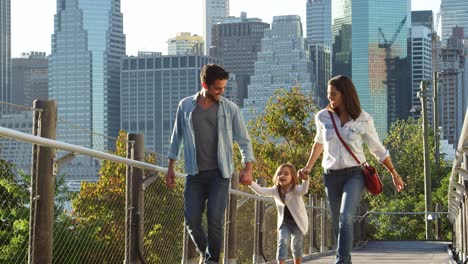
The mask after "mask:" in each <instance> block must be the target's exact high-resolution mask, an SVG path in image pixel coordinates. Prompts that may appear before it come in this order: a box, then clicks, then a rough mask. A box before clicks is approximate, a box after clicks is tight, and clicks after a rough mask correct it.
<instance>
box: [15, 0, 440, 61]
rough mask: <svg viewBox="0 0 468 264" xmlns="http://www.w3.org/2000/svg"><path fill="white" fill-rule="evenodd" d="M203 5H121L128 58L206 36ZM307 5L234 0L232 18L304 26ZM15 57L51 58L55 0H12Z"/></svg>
mask: <svg viewBox="0 0 468 264" xmlns="http://www.w3.org/2000/svg"><path fill="white" fill-rule="evenodd" d="M202 1H204V0H170V1H164V0H121V11H122V13H123V19H124V33H125V35H126V40H127V55H137V53H138V51H160V52H162V53H163V54H166V53H167V43H166V42H167V40H168V39H170V38H172V37H174V36H175V35H176V33H177V32H192V34H197V35H202V34H203V33H202V32H203V22H202V14H203V10H202V6H203V5H202V3H203V2H202ZM389 1H391V0H389ZM440 1H441V0H411V5H412V7H411V10H433V11H434V13H436V12H438V11H439V6H440ZM306 2H307V1H306V0H288V1H285V0H230V12H229V13H230V15H231V16H236V17H239V16H240V13H241V12H247V17H257V18H261V19H262V20H263V21H264V22H267V23H270V24H271V22H272V20H273V16H276V15H299V16H300V17H301V21H302V23H303V26H304V34H305V18H306ZM11 12H12V21H11V23H12V25H11V30H12V36H11V37H12V51H11V52H12V53H11V55H12V57H13V58H16V57H19V56H20V54H21V53H23V52H29V51H43V52H46V53H47V54H50V47H51V44H50V42H51V36H52V34H53V32H54V15H55V14H56V0H41V1H38V0H11Z"/></svg>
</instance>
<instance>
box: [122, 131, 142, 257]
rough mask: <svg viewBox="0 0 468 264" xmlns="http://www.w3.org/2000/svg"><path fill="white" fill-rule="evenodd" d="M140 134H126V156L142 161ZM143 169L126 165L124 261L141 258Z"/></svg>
mask: <svg viewBox="0 0 468 264" xmlns="http://www.w3.org/2000/svg"><path fill="white" fill-rule="evenodd" d="M144 146H145V145H144V138H143V135H142V134H128V135H127V158H129V159H133V160H137V161H144V160H145V147H144ZM142 183H143V170H142V169H140V168H136V167H132V166H128V165H127V173H126V187H127V192H126V193H127V194H126V200H127V201H126V207H127V208H126V210H125V216H126V217H125V219H126V226H125V227H126V228H125V229H126V230H125V231H126V232H125V235H126V239H125V244H126V247H125V258H126V260H125V263H128V264H140V263H143V262H144V258H143V237H144V229H143V222H144V221H143V219H144V217H143V204H144V203H143V199H144V198H143V197H144V195H143V188H142Z"/></svg>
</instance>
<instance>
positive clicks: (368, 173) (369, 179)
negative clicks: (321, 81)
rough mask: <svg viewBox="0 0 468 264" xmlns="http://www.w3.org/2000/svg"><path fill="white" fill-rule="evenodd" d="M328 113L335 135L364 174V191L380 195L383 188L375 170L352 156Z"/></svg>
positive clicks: (331, 115)
mask: <svg viewBox="0 0 468 264" xmlns="http://www.w3.org/2000/svg"><path fill="white" fill-rule="evenodd" d="M328 113H329V114H330V118H331V120H332V122H333V127H334V128H335V132H336V135H337V136H338V138H339V139H340V141H341V143H342V144H343V146H344V147H345V148H346V150H347V151H348V152H349V153H350V154H351V156H353V158H354V160H356V162H357V164H358V165H359V166H361V167H362V173H363V174H364V180H365V182H366V189H367V190H368V191H369V192H370V193H372V194H373V195H378V194H381V193H382V191H383V187H382V182H381V181H380V177H379V175H378V174H377V171H376V170H375V168H374V167H373V166H371V165H369V164H368V163H367V162H365V163H362V164H361V162H360V161H359V160H358V158H356V155H354V153H353V152H352V151H351V149H350V148H349V146H348V144H346V142H344V140H343V139H342V138H341V135H340V132H339V131H338V128H337V127H336V123H335V118H334V116H333V114H332V112H330V111H328Z"/></svg>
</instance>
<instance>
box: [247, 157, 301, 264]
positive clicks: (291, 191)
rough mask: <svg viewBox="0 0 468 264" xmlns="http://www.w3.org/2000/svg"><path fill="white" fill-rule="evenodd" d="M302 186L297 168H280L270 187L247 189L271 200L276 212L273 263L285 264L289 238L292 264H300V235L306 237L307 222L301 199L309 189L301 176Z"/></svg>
mask: <svg viewBox="0 0 468 264" xmlns="http://www.w3.org/2000/svg"><path fill="white" fill-rule="evenodd" d="M299 178H301V179H302V184H301V185H298V176H297V175H296V168H294V166H293V165H291V164H282V165H280V166H279V167H278V169H276V173H275V178H274V184H275V186H273V187H261V186H259V185H258V184H257V183H255V182H252V184H251V185H250V186H249V187H250V188H251V189H252V190H253V191H254V192H256V193H257V194H259V195H262V196H267V197H273V198H274V199H275V203H276V209H277V210H278V251H277V253H276V259H277V260H278V262H279V263H280V264H284V263H285V261H286V259H287V258H288V246H289V241H290V238H292V243H291V250H292V254H293V257H294V264H299V263H301V262H302V242H303V235H304V234H306V233H307V229H308V219H307V212H306V209H305V205H304V201H303V200H302V196H303V195H304V194H306V193H307V190H308V188H309V176H308V175H307V174H305V173H301V174H300V175H299Z"/></svg>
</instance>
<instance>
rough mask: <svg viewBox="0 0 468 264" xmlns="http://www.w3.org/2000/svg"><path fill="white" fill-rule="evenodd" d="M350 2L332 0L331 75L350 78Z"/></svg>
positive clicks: (346, 0) (347, 0)
mask: <svg viewBox="0 0 468 264" xmlns="http://www.w3.org/2000/svg"><path fill="white" fill-rule="evenodd" d="M351 3H352V1H351V0H332V13H331V14H332V42H333V44H332V45H333V47H332V52H333V55H332V75H346V76H348V77H352V71H351V68H352V65H351V57H352V56H351V37H352V36H351V33H352V32H351V30H352V25H351V15H352V10H351Z"/></svg>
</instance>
